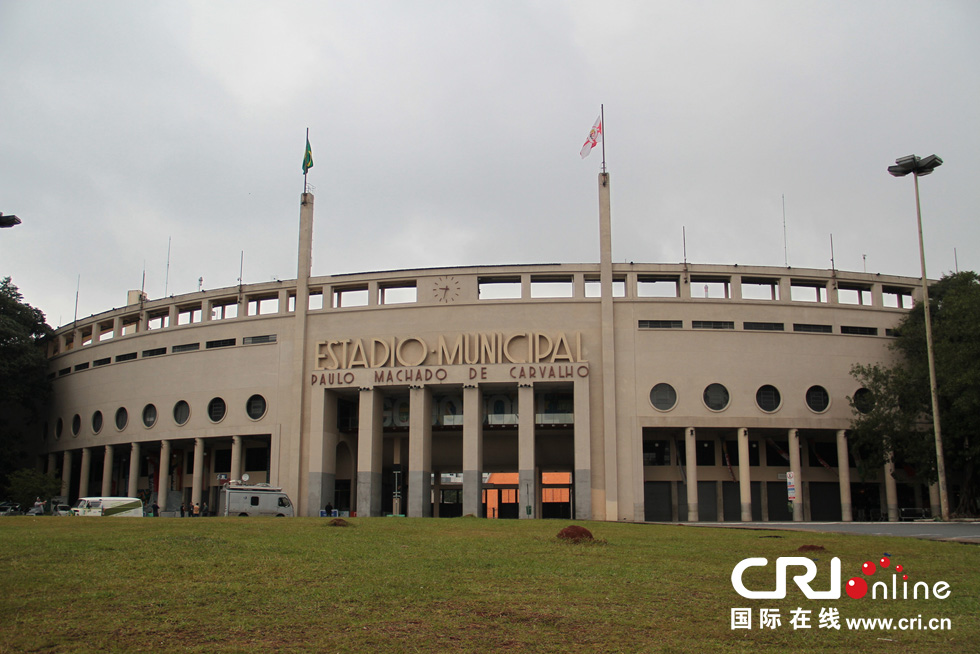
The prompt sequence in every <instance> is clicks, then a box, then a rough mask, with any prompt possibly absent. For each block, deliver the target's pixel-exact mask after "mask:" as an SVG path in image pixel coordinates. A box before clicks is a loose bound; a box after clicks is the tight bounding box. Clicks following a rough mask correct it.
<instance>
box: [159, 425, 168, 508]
mask: <svg viewBox="0 0 980 654" xmlns="http://www.w3.org/2000/svg"><path fill="white" fill-rule="evenodd" d="M169 498H170V441H169V440H166V439H164V440H162V441H160V469H159V470H157V504H159V505H160V511H166V510H167V500H168V499H169Z"/></svg>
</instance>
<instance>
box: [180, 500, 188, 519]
mask: <svg viewBox="0 0 980 654" xmlns="http://www.w3.org/2000/svg"><path fill="white" fill-rule="evenodd" d="M186 516H187V507H186V506H184V503H183V502H181V503H180V517H181V518H184V517H186Z"/></svg>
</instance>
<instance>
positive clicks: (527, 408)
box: [517, 384, 616, 520]
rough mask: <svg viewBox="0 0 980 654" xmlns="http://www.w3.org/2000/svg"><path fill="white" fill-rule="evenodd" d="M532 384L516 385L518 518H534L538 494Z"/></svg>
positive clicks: (609, 482)
mask: <svg viewBox="0 0 980 654" xmlns="http://www.w3.org/2000/svg"><path fill="white" fill-rule="evenodd" d="M534 454H535V452H534V386H532V385H530V384H522V385H520V386H518V387H517V471H518V475H517V477H518V490H517V497H518V498H519V504H520V506H519V507H518V512H519V515H520V518H521V519H522V520H523V519H527V518H535V517H537V515H536V514H535V506H536V504H537V498H538V494H539V485H538V479H537V474H536V468H537V461H536V458H535V456H534ZM615 483H616V481H615V479H612V480H608V481H607V483H606V493H607V494H608V492H609V488H610V486H613V487H614V486H615Z"/></svg>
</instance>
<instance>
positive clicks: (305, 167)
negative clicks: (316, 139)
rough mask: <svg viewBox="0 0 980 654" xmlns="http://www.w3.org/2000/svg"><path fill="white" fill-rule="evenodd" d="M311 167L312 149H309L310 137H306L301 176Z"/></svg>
mask: <svg viewBox="0 0 980 654" xmlns="http://www.w3.org/2000/svg"><path fill="white" fill-rule="evenodd" d="M312 167H313V149H312V148H311V147H310V137H308V136H307V137H306V155H305V156H304V157H303V174H304V175H305V174H306V171H308V170H309V169H310V168H312Z"/></svg>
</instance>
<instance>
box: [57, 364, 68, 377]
mask: <svg viewBox="0 0 980 654" xmlns="http://www.w3.org/2000/svg"><path fill="white" fill-rule="evenodd" d="M70 373H71V367H70V366H69V367H68V368H62V369H61V370H59V371H58V376H59V377H64V376H65V375H67V374H70Z"/></svg>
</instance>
